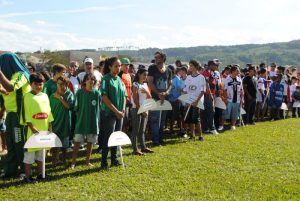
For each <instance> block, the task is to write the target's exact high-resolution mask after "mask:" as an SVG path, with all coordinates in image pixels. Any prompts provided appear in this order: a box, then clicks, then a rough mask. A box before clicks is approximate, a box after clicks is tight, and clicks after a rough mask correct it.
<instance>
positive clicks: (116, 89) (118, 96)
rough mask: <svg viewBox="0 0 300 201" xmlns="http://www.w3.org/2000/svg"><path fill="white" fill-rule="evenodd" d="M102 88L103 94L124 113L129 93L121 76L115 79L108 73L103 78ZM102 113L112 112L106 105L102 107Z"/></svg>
mask: <svg viewBox="0 0 300 201" xmlns="http://www.w3.org/2000/svg"><path fill="white" fill-rule="evenodd" d="M100 86H101V94H102V95H106V96H107V97H108V98H109V100H110V101H111V103H112V104H113V105H114V106H115V107H116V108H117V109H118V110H119V111H123V109H124V99H125V97H127V93H126V88H125V85H124V83H123V82H122V80H121V78H120V77H119V76H116V77H113V76H111V74H110V73H108V74H106V75H104V76H103V77H102V80H101V85H100ZM101 111H104V112H112V111H111V110H110V109H109V108H108V107H107V106H106V105H105V104H104V103H103V104H102V105H101Z"/></svg>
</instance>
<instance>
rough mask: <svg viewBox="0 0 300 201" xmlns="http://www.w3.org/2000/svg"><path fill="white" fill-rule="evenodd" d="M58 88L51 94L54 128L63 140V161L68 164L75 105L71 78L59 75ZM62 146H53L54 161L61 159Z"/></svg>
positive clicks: (56, 162)
mask: <svg viewBox="0 0 300 201" xmlns="http://www.w3.org/2000/svg"><path fill="white" fill-rule="evenodd" d="M56 83H57V90H56V92H55V93H54V94H52V95H51V96H50V107H51V111H52V114H53V117H54V121H53V122H52V130H53V132H54V133H55V134H56V135H57V136H58V137H59V139H60V141H61V142H62V148H61V150H62V157H61V159H62V162H63V163H64V164H66V158H67V148H68V147H69V136H70V133H71V109H72V107H73V105H74V95H73V93H72V92H71V91H70V90H69V89H68V85H69V78H67V77H63V76H62V77H59V78H58V79H57V81H56ZM59 151H60V148H58V147H55V148H52V163H53V164H54V165H56V164H58V163H60V161H59Z"/></svg>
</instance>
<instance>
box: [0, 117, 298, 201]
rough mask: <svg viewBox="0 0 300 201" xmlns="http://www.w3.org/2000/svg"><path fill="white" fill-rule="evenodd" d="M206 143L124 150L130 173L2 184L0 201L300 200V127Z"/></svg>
mask: <svg viewBox="0 0 300 201" xmlns="http://www.w3.org/2000/svg"><path fill="white" fill-rule="evenodd" d="M204 138H205V141H204V142H200V141H189V140H187V139H181V138H173V139H169V140H167V145H166V146H163V147H156V148H154V151H155V153H154V154H147V155H146V156H133V155H131V152H132V150H131V149H130V148H126V149H125V150H124V152H125V154H124V155H125V156H124V160H125V163H126V164H127V165H128V168H127V169H126V170H123V169H122V168H121V167H117V168H112V169H111V170H109V171H100V170H99V166H100V154H93V155H92V159H93V160H92V162H93V164H94V165H95V167H90V168H89V167H86V166H85V165H84V159H85V157H84V156H82V157H80V158H79V161H78V164H77V166H76V168H75V169H74V170H71V169H65V168H64V167H62V166H61V167H56V168H52V167H51V165H50V164H48V165H47V170H46V172H47V173H48V174H51V175H52V176H53V180H51V181H48V182H43V183H38V184H24V183H21V182H19V181H18V180H17V179H11V180H4V181H3V180H0V200H300V167H299V165H300V120H299V119H288V120H282V121H276V122H265V123H258V124H257V125H256V126H247V127H242V128H237V130H235V131H226V132H224V133H223V134H220V135H218V136H212V135H205V136H204Z"/></svg>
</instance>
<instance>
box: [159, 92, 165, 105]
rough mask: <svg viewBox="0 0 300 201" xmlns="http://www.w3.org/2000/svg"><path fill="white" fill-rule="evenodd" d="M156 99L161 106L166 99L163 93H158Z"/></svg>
mask: <svg viewBox="0 0 300 201" xmlns="http://www.w3.org/2000/svg"><path fill="white" fill-rule="evenodd" d="M158 97H159V99H160V102H161V104H163V103H164V100H165V99H166V95H165V93H164V92H162V93H159V94H158Z"/></svg>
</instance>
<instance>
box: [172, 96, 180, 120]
mask: <svg viewBox="0 0 300 201" xmlns="http://www.w3.org/2000/svg"><path fill="white" fill-rule="evenodd" d="M171 105H172V110H171V113H172V119H176V120H177V119H180V118H182V111H181V110H182V107H181V106H182V105H181V103H180V102H179V101H174V102H171Z"/></svg>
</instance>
